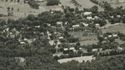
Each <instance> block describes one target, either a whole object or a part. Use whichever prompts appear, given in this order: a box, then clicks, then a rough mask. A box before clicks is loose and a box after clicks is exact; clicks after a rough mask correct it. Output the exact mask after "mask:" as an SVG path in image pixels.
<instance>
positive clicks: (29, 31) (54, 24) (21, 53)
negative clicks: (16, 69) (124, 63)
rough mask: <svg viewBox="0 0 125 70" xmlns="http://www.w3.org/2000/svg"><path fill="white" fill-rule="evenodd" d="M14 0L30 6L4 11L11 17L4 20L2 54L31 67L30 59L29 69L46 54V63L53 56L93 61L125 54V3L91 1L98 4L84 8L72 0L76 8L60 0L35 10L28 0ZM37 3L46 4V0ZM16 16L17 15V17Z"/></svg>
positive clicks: (1, 22)
mask: <svg viewBox="0 0 125 70" xmlns="http://www.w3.org/2000/svg"><path fill="white" fill-rule="evenodd" d="M0 1H4V0H0ZM12 1H14V5H17V3H15V2H19V3H20V4H19V5H18V6H21V8H20V9H24V8H30V9H26V10H20V9H18V8H16V11H15V8H14V10H13V9H12V8H9V9H8V11H10V10H13V11H14V12H15V13H13V15H11V14H12V13H10V12H11V11H10V12H9V13H8V12H7V11H6V12H2V15H6V17H7V14H9V15H8V17H9V18H11V19H9V18H5V17H2V19H0V48H1V49H0V56H3V57H11V58H13V57H14V60H16V62H19V63H20V64H19V66H20V65H22V67H25V65H26V64H27V66H28V62H29V69H28V67H27V70H30V68H32V66H34V65H32V64H34V63H30V61H34V62H35V58H36V57H39V58H41V57H42V58H41V59H40V60H41V61H42V59H43V62H45V63H46V62H47V60H49V58H50V57H51V58H50V59H53V61H57V62H58V63H59V64H63V63H68V62H72V61H77V62H78V63H84V62H85V63H87V62H89V63H91V62H93V61H94V60H97V59H99V58H103V57H104V58H105V57H110V56H117V55H124V54H125V20H124V19H125V7H124V6H117V7H112V5H110V3H108V2H105V1H103V2H100V1H98V0H90V2H91V3H92V4H93V5H94V6H92V7H90V8H86V7H84V8H81V7H82V6H83V5H81V4H80V3H79V1H78V2H77V0H72V2H73V4H74V5H75V7H70V6H64V3H60V2H63V1H60V2H59V4H57V5H54V6H53V7H56V9H51V6H47V7H49V9H47V10H46V9H44V11H43V10H42V9H39V10H35V9H32V8H31V7H29V5H27V3H28V2H27V1H26V2H25V1H22V0H21V1H20V0H17V1H16V0H12ZM36 2H38V3H39V5H42V6H43V2H45V1H43V0H37V1H36ZM41 2H42V3H41ZM0 3H1V2H0ZM6 4H8V3H6ZM22 4H23V5H22ZM24 4H25V5H26V7H24ZM52 4H53V3H52ZM9 5H10V6H9V7H12V6H13V7H14V5H12V4H9ZM48 5H51V3H50V4H48ZM0 6H2V4H0ZM18 6H17V7H18ZM44 6H45V5H44ZM57 6H58V7H57ZM5 7H7V6H5ZM3 9H4V10H2V11H5V8H3ZM31 9H32V11H31ZM17 11H18V12H17ZM34 11H35V12H34ZM0 12H1V11H0ZM29 12H30V13H29ZM19 15H21V16H19ZM18 16H19V17H18ZM12 17H16V20H15V18H14V19H12ZM17 17H18V18H19V19H17ZM3 18H4V19H3ZM3 50H5V51H3ZM7 53H8V54H7ZM44 56H47V57H46V58H45V57H44ZM31 58H32V59H31ZM44 58H45V60H44ZM40 60H39V61H40ZM36 61H37V60H36ZM39 61H38V62H36V64H35V65H36V66H39V65H37V63H39ZM50 62H52V60H50ZM30 64H31V66H30ZM40 64H42V63H40ZM43 70H44V69H43ZM48 70H49V69H48ZM53 70H54V69H53Z"/></svg>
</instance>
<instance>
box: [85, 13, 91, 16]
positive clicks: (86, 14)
mask: <svg viewBox="0 0 125 70" xmlns="http://www.w3.org/2000/svg"><path fill="white" fill-rule="evenodd" d="M91 14H92V12H84V15H85V16H88V15H91Z"/></svg>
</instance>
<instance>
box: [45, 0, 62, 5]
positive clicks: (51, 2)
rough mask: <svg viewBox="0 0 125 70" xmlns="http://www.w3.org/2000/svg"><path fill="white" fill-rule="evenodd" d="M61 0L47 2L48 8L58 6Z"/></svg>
mask: <svg viewBox="0 0 125 70" xmlns="http://www.w3.org/2000/svg"><path fill="white" fill-rule="evenodd" d="M59 3H60V0H47V6H52V5H58V4H59Z"/></svg>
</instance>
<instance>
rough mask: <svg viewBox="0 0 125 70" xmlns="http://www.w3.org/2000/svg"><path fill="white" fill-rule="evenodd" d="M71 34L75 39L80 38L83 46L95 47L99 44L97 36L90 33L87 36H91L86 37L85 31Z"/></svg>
mask: <svg viewBox="0 0 125 70" xmlns="http://www.w3.org/2000/svg"><path fill="white" fill-rule="evenodd" d="M69 34H71V35H72V36H73V37H75V38H79V40H80V44H81V45H93V44H97V42H98V39H97V35H95V34H90V33H89V32H88V33H87V34H90V35H85V36H84V35H83V34H85V32H84V31H79V32H70V33H69Z"/></svg>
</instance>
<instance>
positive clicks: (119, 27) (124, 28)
mask: <svg viewBox="0 0 125 70" xmlns="http://www.w3.org/2000/svg"><path fill="white" fill-rule="evenodd" d="M107 32H121V33H124V34H125V24H122V23H121V24H119V25H112V26H109V27H106V28H102V33H107Z"/></svg>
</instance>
